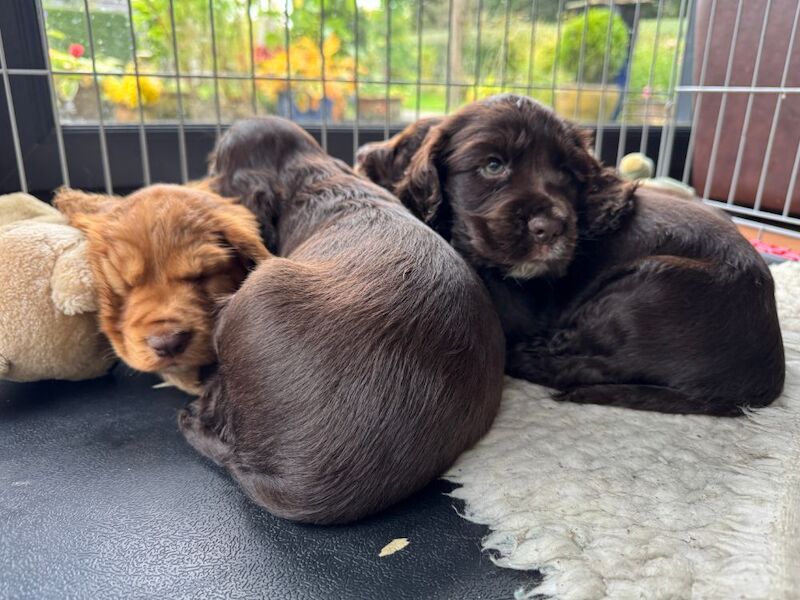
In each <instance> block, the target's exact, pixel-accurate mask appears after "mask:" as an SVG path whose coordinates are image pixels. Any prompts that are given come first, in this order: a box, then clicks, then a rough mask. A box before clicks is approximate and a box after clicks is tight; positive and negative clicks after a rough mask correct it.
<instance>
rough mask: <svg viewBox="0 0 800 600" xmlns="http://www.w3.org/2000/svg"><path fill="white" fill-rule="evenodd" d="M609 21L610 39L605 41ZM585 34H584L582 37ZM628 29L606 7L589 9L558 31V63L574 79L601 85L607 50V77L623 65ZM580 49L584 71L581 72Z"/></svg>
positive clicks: (610, 76)
mask: <svg viewBox="0 0 800 600" xmlns="http://www.w3.org/2000/svg"><path fill="white" fill-rule="evenodd" d="M609 19H610V20H611V39H610V40H609V39H608V28H609ZM584 33H585V35H584ZM628 40H629V36H628V28H627V27H626V25H625V22H624V21H623V20H622V18H621V17H620V16H619V15H617V14H612V13H611V11H610V10H608V9H606V8H592V9H590V10H589V11H588V13H584V14H580V15H576V16H574V17H571V18H569V19H567V21H566V22H565V23H564V25H563V27H562V30H561V46H560V48H559V54H558V57H559V62H560V63H561V67H562V68H563V69H565V70H566V71H568V72H569V73H570V74H571V75H573V76H574V77H575V78H576V79H577V78H579V77H581V78H582V79H583V81H586V82H589V83H600V82H601V81H602V78H603V65H604V62H605V60H606V58H605V57H606V48H608V78H609V79H610V78H612V77H613V76H614V75H616V74H617V73H618V72H619V70H620V69H621V68H622V65H623V64H624V63H625V56H626V54H627V51H628ZM582 50H583V72H582V73H581V72H580V62H581V51H582Z"/></svg>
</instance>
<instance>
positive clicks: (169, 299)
mask: <svg viewBox="0 0 800 600" xmlns="http://www.w3.org/2000/svg"><path fill="white" fill-rule="evenodd" d="M55 204H56V206H57V207H58V208H59V210H61V211H62V212H63V213H65V214H66V215H67V217H68V218H69V220H70V223H71V224H72V225H73V226H75V227H78V228H79V229H81V230H82V231H83V232H84V233H85V234H86V238H87V241H88V248H89V250H88V252H89V263H90V266H91V268H92V273H93V275H94V280H95V285H96V286H97V294H98V297H99V301H100V302H99V303H100V328H101V329H102V331H103V333H104V334H105V335H106V336H107V337H108V339H109V340H110V341H111V344H112V346H113V347H114V350H115V351H116V353H117V354H118V355H119V357H120V358H122V360H124V361H125V362H126V363H127V364H128V365H130V366H131V367H133V368H134V369H137V370H139V371H156V372H158V373H160V374H161V376H162V377H163V378H164V380H165V381H167V382H169V383H171V384H173V385H175V386H176V387H178V388H180V389H182V390H183V391H185V392H188V393H190V394H198V393H199V392H200V389H201V386H200V381H199V370H200V368H201V367H204V366H207V365H210V364H212V363H213V362H214V360H215V358H214V352H213V348H212V346H211V333H212V330H213V323H214V313H215V303H216V301H217V299H218V298H220V297H222V296H225V295H227V294H231V293H232V292H234V291H235V290H236V288H238V287H239V285H240V284H241V282H242V281H243V280H244V278H245V277H246V276H247V273H248V271H249V270H250V269H252V267H253V266H255V265H256V264H257V263H258V262H260V261H261V260H263V259H264V258H266V257H267V250H266V248H265V247H264V245H263V244H262V243H261V239H260V236H259V230H258V223H257V222H256V219H255V217H254V216H253V214H252V213H251V212H250V211H248V210H247V209H246V208H244V207H242V206H238V205H236V204H234V203H233V202H232V201H230V200H226V199H224V198H222V197H220V196H218V195H217V194H214V193H212V192H210V191H203V190H200V189H193V188H189V187H183V186H177V185H153V186H150V187H147V188H144V189H142V190H139V191H138V192H135V193H133V194H131V195H130V196H127V197H125V198H119V197H114V196H104V195H100V194H86V193H84V192H79V191H77V190H71V189H62V190H59V192H58V193H57V195H56V198H55Z"/></svg>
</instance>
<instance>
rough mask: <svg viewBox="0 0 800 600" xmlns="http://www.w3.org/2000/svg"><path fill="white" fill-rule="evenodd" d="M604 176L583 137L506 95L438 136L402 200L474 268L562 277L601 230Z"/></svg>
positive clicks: (455, 120)
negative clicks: (585, 241) (584, 240)
mask: <svg viewBox="0 0 800 600" xmlns="http://www.w3.org/2000/svg"><path fill="white" fill-rule="evenodd" d="M603 177H604V175H603V170H602V167H601V166H600V164H599V163H598V162H597V161H596V160H595V159H594V157H593V156H591V153H590V152H589V149H588V139H587V137H586V135H585V134H584V133H583V132H581V131H580V130H578V129H577V128H576V127H574V126H573V125H571V124H569V123H568V122H566V121H564V120H562V119H561V118H560V117H558V116H557V115H556V114H555V113H553V112H552V111H550V110H549V109H546V108H544V107H543V106H541V105H539V104H537V103H536V102H534V101H532V100H530V99H527V98H522V97H518V96H499V97H494V98H490V99H488V100H485V101H482V102H478V103H474V104H471V105H468V106H467V107H465V108H463V109H462V110H461V111H459V112H457V113H455V114H454V115H453V116H451V117H449V118H448V119H446V120H445V121H444V122H443V123H442V124H441V125H439V126H437V127H434V128H432V129H431V130H430V132H429V133H428V135H427V137H426V138H425V140H424V142H423V143H422V145H421V146H420V148H419V150H418V151H417V153H416V154H415V155H414V157H413V159H412V161H411V164H410V165H409V167H408V168H407V169H406V173H405V176H404V178H403V180H402V181H401V182H400V183H399V185H398V186H397V193H398V195H399V196H400V198H401V200H403V202H404V204H406V205H407V206H409V207H410V208H411V209H412V210H414V211H415V212H416V213H417V214H418V215H419V216H420V217H421V218H423V219H424V220H426V221H427V222H429V223H431V224H432V225H433V226H434V227H435V228H436V229H437V230H438V231H440V232H441V233H442V234H443V235H445V236H446V237H448V238H450V239H451V240H452V242H453V245H454V246H456V247H457V248H458V249H459V250H460V251H461V252H462V253H464V254H465V255H466V256H467V257H468V258H469V259H470V260H471V261H472V262H473V264H476V265H479V266H485V267H492V268H497V269H499V270H501V271H502V272H503V273H504V274H505V275H507V276H510V277H515V278H531V277H536V276H540V275H553V276H559V275H562V274H563V273H564V271H565V270H566V268H567V266H568V265H569V263H570V262H571V261H572V258H573V256H574V253H575V247H576V244H577V241H578V237H579V234H580V235H583V234H587V235H590V234H592V231H593V229H594V228H595V227H596V226H598V229H597V230H598V231H599V230H600V229H602V226H599V221H602V219H599V218H598V214H599V213H603V212H604V211H605V207H604V206H602V205H603V200H602V199H601V198H600V197H599V196H597V195H596V193H595V192H597V190H598V189H600V188H603V189H606V188H607V185H608V184H610V182H611V179H609V181H608V182H604V181H601V179H603ZM612 191H613V192H614V193H611V192H612ZM609 193H610V195H612V196H613V195H614V194H616V191H614V190H609ZM612 212H613V211H612ZM596 221H597V223H596Z"/></svg>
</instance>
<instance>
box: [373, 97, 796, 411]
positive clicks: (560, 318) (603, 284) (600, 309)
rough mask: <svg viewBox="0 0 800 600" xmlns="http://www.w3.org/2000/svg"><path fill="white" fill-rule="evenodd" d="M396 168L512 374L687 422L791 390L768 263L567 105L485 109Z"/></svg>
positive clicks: (407, 197) (466, 111) (471, 111)
mask: <svg viewBox="0 0 800 600" xmlns="http://www.w3.org/2000/svg"><path fill="white" fill-rule="evenodd" d="M403 135H405V136H406V137H407V139H408V140H411V139H418V138H417V137H415V136H414V132H413V128H412V129H411V130H407V131H406V132H404V133H402V134H400V136H403ZM392 144H394V146H396V147H399V146H401V145H402V143H401V142H400V141H398V140H395V141H394V142H392ZM387 146H388V145H387ZM387 146H384V150H386V147H387ZM366 154H368V153H362V154H361V157H360V158H361V160H362V161H365V162H366V161H368V160H370V157H369V156H368V155H366ZM392 168H393V169H396V170H398V171H399V172H400V173H402V176H401V177H400V181H399V183H398V184H397V185H395V186H393V189H394V190H395V191H396V192H397V193H398V195H399V197H400V198H401V200H402V201H403V202H404V203H405V204H406V206H408V207H409V208H411V210H412V211H413V212H414V213H415V214H416V215H417V216H418V217H419V218H420V219H422V220H423V221H425V222H426V223H428V224H430V225H431V226H432V227H434V228H435V229H436V230H437V231H439V232H440V233H441V234H442V235H443V236H445V237H446V238H447V239H448V240H450V241H451V243H452V244H453V246H454V247H455V248H457V249H458V250H459V252H460V253H461V254H462V255H463V256H464V257H466V258H467V260H468V261H469V262H470V263H471V264H472V265H473V266H475V267H476V268H477V269H478V270H479V272H480V274H481V276H482V278H483V280H484V282H485V283H486V284H487V287H488V288H489V290H490V293H491V294H492V296H493V299H494V302H495V306H496V307H497V309H498V312H499V313H500V317H501V320H502V321H503V326H504V331H505V333H506V338H507V343H508V355H507V365H508V372H509V373H510V374H512V375H514V376H516V377H522V378H525V379H528V380H530V381H533V382H536V383H540V384H543V385H547V386H550V387H553V388H556V389H557V390H560V391H561V392H562V393H561V395H560V398H562V399H565V400H571V401H574V402H587V403H598V404H611V405H617V406H626V407H631V408H638V409H643V410H657V411H663V412H673V413H701V414H714V415H737V414H740V413H741V412H742V408H743V407H746V406H751V407H758V406H764V405H767V404H769V403H770V402H772V401H773V400H774V399H775V398H776V397H777V396H778V395H779V394H780V392H781V390H782V388H783V381H784V370H785V365H784V356H783V344H782V340H781V332H780V328H779V326H778V318H777V313H776V307H775V298H774V290H773V281H772V277H771V275H770V272H769V270H768V269H767V267H766V265H765V264H764V261H763V260H762V259H761V257H760V256H758V254H757V253H756V251H755V250H754V249H753V248H752V246H751V245H750V244H749V243H748V242H747V240H745V239H744V238H743V237H742V236H741V235H740V234H739V233H738V231H737V230H736V227H735V226H734V225H733V224H732V223H731V221H730V219H728V218H726V217H725V216H724V215H723V214H721V213H719V212H717V211H715V210H713V209H711V208H709V207H707V206H705V205H703V204H702V203H700V202H696V201H694V200H682V199H678V198H676V197H675V196H674V195H670V194H666V193H663V192H659V191H656V190H652V189H646V188H641V189H639V190H636V189H635V188H634V187H633V186H631V185H629V184H626V183H624V182H623V181H622V180H620V179H619V178H618V177H617V176H616V175H615V173H614V172H613V171H612V170H611V169H607V168H603V167H602V166H601V165H600V163H599V162H598V161H597V160H596V159H595V158H594V157H593V156H592V154H591V152H590V150H589V139H588V136H587V135H586V134H585V133H584V132H582V131H581V130H579V129H578V128H576V127H575V126H574V125H572V124H571V123H569V122H567V121H565V120H563V119H561V118H560V117H558V116H557V115H556V114H555V113H554V112H552V111H551V110H549V109H547V108H545V107H543V106H542V105H540V104H538V103H536V102H534V101H532V100H530V99H528V98H524V97H519V96H512V95H504V96H497V97H493V98H489V99H487V100H485V101H481V102H477V103H474V104H472V105H469V106H467V107H465V108H463V109H462V110H460V111H459V112H457V113H455V114H453V115H452V116H450V117H448V118H447V119H445V120H444V121H443V122H442V123H441V124H440V125H439V126H437V127H434V128H431V129H430V131H429V133H428V135H427V136H425V139H424V141H423V142H422V143H421V144H420V146H419V149H418V151H417V152H416V153H415V154H414V156H413V159H412V160H411V161H409V163H408V164H407V165H398V164H394V163H392ZM390 179H392V180H396V179H397V176H396V175H394V176H392V177H390Z"/></svg>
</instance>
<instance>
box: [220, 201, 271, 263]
mask: <svg viewBox="0 0 800 600" xmlns="http://www.w3.org/2000/svg"><path fill="white" fill-rule="evenodd" d="M212 226H213V227H214V228H216V230H217V231H218V232H219V234H220V235H221V236H222V237H224V238H225V241H226V242H227V243H228V244H230V246H231V247H232V248H233V249H234V250H236V252H237V253H238V254H239V256H241V257H242V258H243V259H244V260H245V262H248V263H252V265H257V264H259V263H260V262H261V261H262V260H265V259H266V258H268V257H269V252H268V251H267V249H266V248H265V247H264V244H263V243H262V242H261V236H260V235H259V231H258V221H257V220H256V217H255V215H253V213H252V212H250V211H249V210H247V209H246V208H245V207H244V206H242V205H240V204H235V203H234V202H232V201H229V200H224V201H223V202H221V204H220V207H219V208H218V209H217V210H216V211H215V213H214V220H213V224H212Z"/></svg>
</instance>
